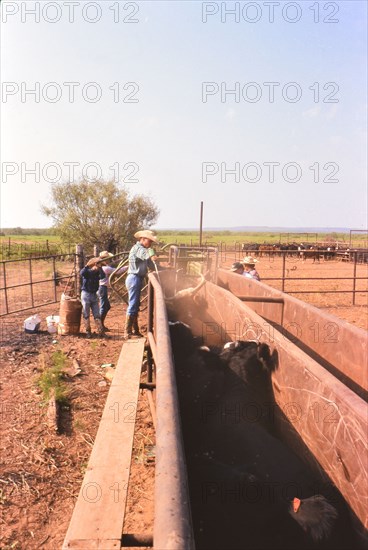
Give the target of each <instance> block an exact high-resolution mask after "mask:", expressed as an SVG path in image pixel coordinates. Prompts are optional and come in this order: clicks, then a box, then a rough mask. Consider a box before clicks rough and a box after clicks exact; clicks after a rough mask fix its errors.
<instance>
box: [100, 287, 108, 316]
mask: <svg viewBox="0 0 368 550" xmlns="http://www.w3.org/2000/svg"><path fill="white" fill-rule="evenodd" d="M97 294H98V297H99V298H100V316H101V317H103V316H104V315H107V312H108V311H109V309H111V305H110V301H109V291H108V288H107V286H106V285H100V288H99V290H98V293H97Z"/></svg>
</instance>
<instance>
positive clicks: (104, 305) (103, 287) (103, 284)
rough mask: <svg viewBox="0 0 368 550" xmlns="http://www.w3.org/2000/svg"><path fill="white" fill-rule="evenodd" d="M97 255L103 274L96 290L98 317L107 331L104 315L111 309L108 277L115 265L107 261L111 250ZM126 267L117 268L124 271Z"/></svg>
mask: <svg viewBox="0 0 368 550" xmlns="http://www.w3.org/2000/svg"><path fill="white" fill-rule="evenodd" d="M99 257H100V261H99V262H98V265H99V266H101V268H102V271H103V272H104V274H105V276H104V278H103V279H100V288H99V291H98V297H99V299H100V317H101V323H102V327H103V329H104V331H105V332H109V331H110V329H109V328H107V327H106V326H105V319H106V315H107V314H108V312H109V311H110V309H111V304H110V300H109V286H110V285H109V277H110V275H111V273H113V271H115V270H116V267H113V266H111V265H108V262H109V261H110V259H111V258H112V257H113V254H111V252H108V251H107V250H104V251H103V252H100V254H99ZM127 269H128V267H127V266H123V267H121V268H120V269H119V270H118V273H124V272H125V271H126V270H127Z"/></svg>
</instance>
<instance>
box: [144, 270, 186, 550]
mask: <svg viewBox="0 0 368 550" xmlns="http://www.w3.org/2000/svg"><path fill="white" fill-rule="evenodd" d="M148 279H149V293H148V296H149V299H148V302H149V310H148V330H149V331H150V329H151V328H152V337H153V338H154V340H155V343H156V352H157V353H156V360H157V361H155V364H156V387H157V392H156V412H157V430H156V477H155V525H154V548H155V549H156V550H183V549H184V548H185V550H194V540H193V532H192V524H191V513H190V506H189V494H188V486H187V477H186V466H185V459H184V449H183V442H182V438H181V437H182V436H181V426H180V416H179V404H178V395H177V391H176V381H175V373H174V366H173V362H172V352H171V343H170V334H169V327H168V318H167V313H166V305H165V299H164V294H163V290H162V288H161V285H160V283H159V281H158V278H157V275H156V274H154V273H150V274H149V276H148Z"/></svg>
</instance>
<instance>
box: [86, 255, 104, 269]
mask: <svg viewBox="0 0 368 550" xmlns="http://www.w3.org/2000/svg"><path fill="white" fill-rule="evenodd" d="M100 261H101V258H100V257H99V256H95V257H92V258H90V259H89V260H88V262H87V263H86V266H87V267H92V266H94V265H96V264H98V263H99V262H100Z"/></svg>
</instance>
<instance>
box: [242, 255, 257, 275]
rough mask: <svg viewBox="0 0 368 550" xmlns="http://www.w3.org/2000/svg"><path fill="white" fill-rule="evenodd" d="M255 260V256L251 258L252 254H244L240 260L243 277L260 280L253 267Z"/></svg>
mask: <svg viewBox="0 0 368 550" xmlns="http://www.w3.org/2000/svg"><path fill="white" fill-rule="evenodd" d="M257 262H258V260H257V259H256V258H252V256H246V257H245V258H243V260H242V264H243V265H244V275H245V277H248V278H249V279H256V281H260V280H261V278H260V276H259V273H258V271H257V270H256V267H255V264H256V263H257Z"/></svg>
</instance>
